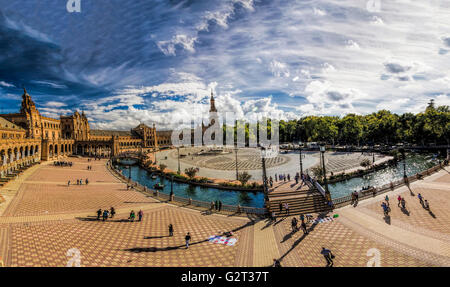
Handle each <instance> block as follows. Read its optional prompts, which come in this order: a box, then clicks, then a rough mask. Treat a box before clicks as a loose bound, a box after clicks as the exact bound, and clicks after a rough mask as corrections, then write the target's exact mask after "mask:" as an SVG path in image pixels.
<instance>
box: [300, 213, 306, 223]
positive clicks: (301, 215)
mask: <svg viewBox="0 0 450 287" xmlns="http://www.w3.org/2000/svg"><path fill="white" fill-rule="evenodd" d="M300 221H301V222H305V215H303V213H302V214H300Z"/></svg>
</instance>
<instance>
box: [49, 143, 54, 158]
mask: <svg viewBox="0 0 450 287" xmlns="http://www.w3.org/2000/svg"><path fill="white" fill-rule="evenodd" d="M48 155H49V157H53V145H49V146H48Z"/></svg>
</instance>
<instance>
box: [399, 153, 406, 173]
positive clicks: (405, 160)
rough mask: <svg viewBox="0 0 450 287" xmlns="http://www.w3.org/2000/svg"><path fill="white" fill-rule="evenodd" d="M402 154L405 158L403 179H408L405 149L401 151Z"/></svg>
mask: <svg viewBox="0 0 450 287" xmlns="http://www.w3.org/2000/svg"><path fill="white" fill-rule="evenodd" d="M400 152H401V153H402V157H403V178H407V176H406V153H405V149H401V150H400Z"/></svg>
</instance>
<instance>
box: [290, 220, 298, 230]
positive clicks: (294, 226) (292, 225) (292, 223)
mask: <svg viewBox="0 0 450 287" xmlns="http://www.w3.org/2000/svg"><path fill="white" fill-rule="evenodd" d="M291 227H292V233H294V232H296V231H297V218H295V217H293V218H292V220H291Z"/></svg>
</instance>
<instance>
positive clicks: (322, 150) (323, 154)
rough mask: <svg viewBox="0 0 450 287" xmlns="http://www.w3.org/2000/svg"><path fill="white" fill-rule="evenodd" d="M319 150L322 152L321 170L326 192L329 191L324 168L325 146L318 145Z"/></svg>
mask: <svg viewBox="0 0 450 287" xmlns="http://www.w3.org/2000/svg"><path fill="white" fill-rule="evenodd" d="M320 152H321V154H322V172H323V181H324V184H325V191H326V193H327V194H329V193H330V192H329V191H328V183H327V171H326V169H325V146H324V145H323V146H320Z"/></svg>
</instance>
